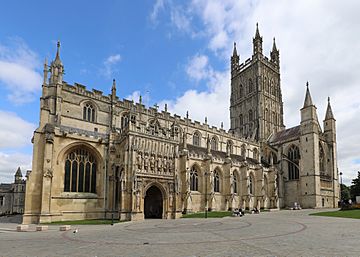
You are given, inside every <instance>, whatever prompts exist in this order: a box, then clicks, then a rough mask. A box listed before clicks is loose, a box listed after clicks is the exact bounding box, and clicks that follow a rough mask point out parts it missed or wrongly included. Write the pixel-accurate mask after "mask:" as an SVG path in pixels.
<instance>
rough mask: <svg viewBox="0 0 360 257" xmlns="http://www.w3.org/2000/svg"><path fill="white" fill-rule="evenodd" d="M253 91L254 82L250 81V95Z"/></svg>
mask: <svg viewBox="0 0 360 257" xmlns="http://www.w3.org/2000/svg"><path fill="white" fill-rule="evenodd" d="M252 91H253V82H252V80H251V79H249V93H251V92H252Z"/></svg>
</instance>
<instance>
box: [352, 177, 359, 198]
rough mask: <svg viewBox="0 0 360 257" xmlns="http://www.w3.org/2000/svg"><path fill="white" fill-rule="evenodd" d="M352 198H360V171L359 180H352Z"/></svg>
mask: <svg viewBox="0 0 360 257" xmlns="http://www.w3.org/2000/svg"><path fill="white" fill-rule="evenodd" d="M350 193H351V198H352V199H355V197H356V196H360V171H358V176H357V178H354V179H353V180H352V185H351V187H350Z"/></svg>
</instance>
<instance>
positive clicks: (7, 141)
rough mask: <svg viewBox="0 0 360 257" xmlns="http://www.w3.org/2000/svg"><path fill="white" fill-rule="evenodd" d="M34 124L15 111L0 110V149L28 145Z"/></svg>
mask: <svg viewBox="0 0 360 257" xmlns="http://www.w3.org/2000/svg"><path fill="white" fill-rule="evenodd" d="M34 130H35V124H32V123H29V122H27V121H25V120H23V119H22V118H20V117H19V116H17V115H16V114H15V113H12V112H4V111H1V110H0V149H1V148H17V147H23V146H27V145H30V144H31V142H30V139H31V137H32V134H33V132H34Z"/></svg>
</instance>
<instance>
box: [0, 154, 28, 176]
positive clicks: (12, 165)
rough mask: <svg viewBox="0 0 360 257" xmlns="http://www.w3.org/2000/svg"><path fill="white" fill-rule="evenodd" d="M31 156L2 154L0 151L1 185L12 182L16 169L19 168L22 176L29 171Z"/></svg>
mask: <svg viewBox="0 0 360 257" xmlns="http://www.w3.org/2000/svg"><path fill="white" fill-rule="evenodd" d="M31 158H32V156H31V154H23V153H18V152H15V153H11V154H8V153H4V152H1V151H0V181H1V183H11V182H14V175H15V172H16V170H17V168H18V167H20V168H21V171H22V174H23V176H25V175H26V171H27V170H31Z"/></svg>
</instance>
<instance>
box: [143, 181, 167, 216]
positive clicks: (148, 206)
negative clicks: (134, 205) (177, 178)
mask: <svg viewBox="0 0 360 257" xmlns="http://www.w3.org/2000/svg"><path fill="white" fill-rule="evenodd" d="M144 216H145V219H161V218H162V216H163V196H162V193H161V191H160V189H159V188H158V187H156V186H151V187H150V188H149V189H148V190H147V191H146V195H145V200H144Z"/></svg>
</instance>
